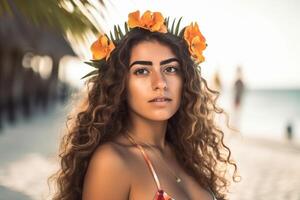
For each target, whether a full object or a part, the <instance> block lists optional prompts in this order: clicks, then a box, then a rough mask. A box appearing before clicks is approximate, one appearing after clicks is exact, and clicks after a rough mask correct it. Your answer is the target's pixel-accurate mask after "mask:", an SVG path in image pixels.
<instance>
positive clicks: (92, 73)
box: [81, 70, 99, 79]
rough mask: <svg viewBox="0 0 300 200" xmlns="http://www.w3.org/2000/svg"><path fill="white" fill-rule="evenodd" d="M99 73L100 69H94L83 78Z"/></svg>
mask: <svg viewBox="0 0 300 200" xmlns="http://www.w3.org/2000/svg"><path fill="white" fill-rule="evenodd" d="M98 73H99V70H93V71H91V72H90V73H88V74H87V75H85V76H83V77H82V78H81V79H85V78H86V77H89V76H94V75H97V74H98Z"/></svg>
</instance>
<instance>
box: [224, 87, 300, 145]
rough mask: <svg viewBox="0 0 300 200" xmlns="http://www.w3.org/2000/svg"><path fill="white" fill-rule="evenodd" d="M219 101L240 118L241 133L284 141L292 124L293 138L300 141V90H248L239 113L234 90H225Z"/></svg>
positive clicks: (234, 116) (237, 118)
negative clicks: (235, 103) (289, 125)
mask: <svg viewBox="0 0 300 200" xmlns="http://www.w3.org/2000/svg"><path fill="white" fill-rule="evenodd" d="M219 104H220V105H221V106H222V107H223V108H224V109H225V110H226V112H228V113H229V115H230V117H231V118H230V119H231V121H233V122H234V121H237V124H238V125H237V126H236V127H239V130H240V132H241V134H244V135H246V136H250V137H258V138H266V139H272V140H282V139H286V135H287V134H286V132H287V131H286V130H287V125H288V123H290V124H291V127H292V134H293V139H294V140H295V141H297V142H300V90H296V89H291V90H283V89H277V90H271V89H264V90H262V89H261V90H246V92H245V93H244V96H243V99H242V103H241V107H240V110H239V111H238V112H234V109H233V108H234V107H233V93H232V92H230V91H225V92H223V93H222V92H221V95H220V98H219ZM235 113H237V114H235Z"/></svg>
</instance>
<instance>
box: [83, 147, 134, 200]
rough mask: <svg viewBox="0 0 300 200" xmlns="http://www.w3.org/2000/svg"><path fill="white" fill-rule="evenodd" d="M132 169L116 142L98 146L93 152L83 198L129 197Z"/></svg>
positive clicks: (116, 198)
mask: <svg viewBox="0 0 300 200" xmlns="http://www.w3.org/2000/svg"><path fill="white" fill-rule="evenodd" d="M129 173H130V170H129V166H128V162H127V161H126V157H125V154H124V152H122V149H121V148H120V147H119V146H118V145H116V144H114V143H111V142H109V143H106V144H103V145H101V146H99V147H98V149H97V150H96V151H95V153H94V154H93V156H92V158H91V160H90V163H89V166H88V169H87V172H86V175H85V178H84V187H83V200H87V199H88V200H93V199H107V200H110V199H114V200H118V199H120V200H121V199H128V196H129V192H130V185H131V179H130V174H129Z"/></svg>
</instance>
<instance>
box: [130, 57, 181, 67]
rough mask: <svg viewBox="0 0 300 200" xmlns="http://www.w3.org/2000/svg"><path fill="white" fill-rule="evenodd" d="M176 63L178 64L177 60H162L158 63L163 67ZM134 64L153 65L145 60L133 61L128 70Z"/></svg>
mask: <svg viewBox="0 0 300 200" xmlns="http://www.w3.org/2000/svg"><path fill="white" fill-rule="evenodd" d="M174 61H176V62H178V63H179V60H178V59H177V58H169V59H167V60H163V61H161V62H160V65H165V64H168V63H170V62H174ZM136 64H140V65H151V66H152V65H153V63H152V62H151V61H145V60H137V61H134V62H133V63H132V64H131V65H130V66H129V68H131V67H132V66H133V65H136Z"/></svg>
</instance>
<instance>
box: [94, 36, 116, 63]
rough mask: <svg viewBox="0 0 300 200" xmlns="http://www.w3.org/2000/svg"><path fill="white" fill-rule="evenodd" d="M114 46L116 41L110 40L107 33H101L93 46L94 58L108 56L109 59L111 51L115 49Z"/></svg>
mask: <svg viewBox="0 0 300 200" xmlns="http://www.w3.org/2000/svg"><path fill="white" fill-rule="evenodd" d="M114 48H115V45H114V43H113V42H112V41H110V40H109V39H108V38H107V36H106V35H100V37H99V38H98V40H96V41H95V42H94V43H93V44H92V46H91V51H92V53H93V59H95V60H101V59H103V58H106V60H108V58H109V56H110V53H111V52H112V50H114Z"/></svg>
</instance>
